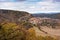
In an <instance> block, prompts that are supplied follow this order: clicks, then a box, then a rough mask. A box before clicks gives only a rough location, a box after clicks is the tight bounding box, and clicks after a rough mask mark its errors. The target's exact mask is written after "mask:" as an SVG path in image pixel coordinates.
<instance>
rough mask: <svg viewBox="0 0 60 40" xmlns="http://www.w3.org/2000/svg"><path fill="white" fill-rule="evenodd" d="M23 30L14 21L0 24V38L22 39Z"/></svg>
mask: <svg viewBox="0 0 60 40" xmlns="http://www.w3.org/2000/svg"><path fill="white" fill-rule="evenodd" d="M24 31H25V30H23V28H22V27H21V26H18V25H16V24H15V23H6V24H2V25H0V40H24V35H25V33H24Z"/></svg>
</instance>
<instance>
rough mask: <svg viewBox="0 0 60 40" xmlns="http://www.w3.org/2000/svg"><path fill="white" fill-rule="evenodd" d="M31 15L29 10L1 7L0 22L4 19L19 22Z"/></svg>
mask: <svg viewBox="0 0 60 40" xmlns="http://www.w3.org/2000/svg"><path fill="white" fill-rule="evenodd" d="M30 17H31V14H29V13H28V12H24V11H14V10H4V9H0V23H1V22H4V21H8V22H16V23H18V22H20V21H21V20H27V19H28V18H30Z"/></svg>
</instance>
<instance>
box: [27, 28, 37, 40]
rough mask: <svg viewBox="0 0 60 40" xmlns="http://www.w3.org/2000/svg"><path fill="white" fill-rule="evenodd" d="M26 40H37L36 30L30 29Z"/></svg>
mask: <svg viewBox="0 0 60 40" xmlns="http://www.w3.org/2000/svg"><path fill="white" fill-rule="evenodd" d="M26 40H36V34H35V30H34V29H33V28H30V29H29V30H28V32H27V35H26Z"/></svg>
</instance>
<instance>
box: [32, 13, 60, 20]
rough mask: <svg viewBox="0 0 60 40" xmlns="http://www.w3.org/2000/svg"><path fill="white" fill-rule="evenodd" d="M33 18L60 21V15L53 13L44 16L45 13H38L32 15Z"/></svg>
mask: <svg viewBox="0 0 60 40" xmlns="http://www.w3.org/2000/svg"><path fill="white" fill-rule="evenodd" d="M32 16H33V17H47V18H53V19H60V13H51V14H44V13H36V14H32Z"/></svg>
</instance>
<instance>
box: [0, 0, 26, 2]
mask: <svg viewBox="0 0 60 40" xmlns="http://www.w3.org/2000/svg"><path fill="white" fill-rule="evenodd" d="M21 1H26V0H0V2H21Z"/></svg>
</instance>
